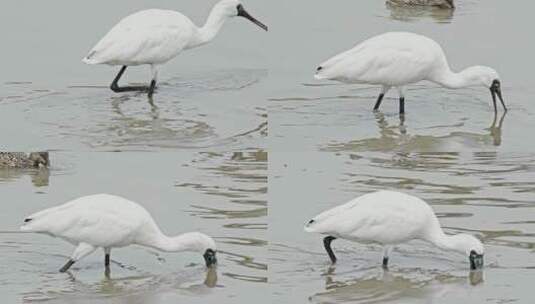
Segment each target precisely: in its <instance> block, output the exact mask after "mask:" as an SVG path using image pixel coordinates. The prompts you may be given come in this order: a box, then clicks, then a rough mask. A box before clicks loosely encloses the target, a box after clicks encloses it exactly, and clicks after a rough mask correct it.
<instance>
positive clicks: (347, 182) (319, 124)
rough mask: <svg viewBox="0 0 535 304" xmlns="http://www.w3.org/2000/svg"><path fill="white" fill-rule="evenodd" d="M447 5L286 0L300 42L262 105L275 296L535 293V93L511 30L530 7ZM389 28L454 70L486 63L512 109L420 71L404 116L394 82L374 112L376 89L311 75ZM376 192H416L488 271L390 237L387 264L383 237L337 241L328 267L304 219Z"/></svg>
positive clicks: (314, 299)
mask: <svg viewBox="0 0 535 304" xmlns="http://www.w3.org/2000/svg"><path fill="white" fill-rule="evenodd" d="M456 2H457V3H458V7H457V9H456V10H455V11H454V12H451V11H441V10H436V9H407V8H395V7H386V6H385V5H384V3H383V2H382V1H336V2H335V3H333V2H327V1H292V3H293V4H286V5H285V6H286V8H289V7H293V8H294V9H293V10H290V9H288V10H289V11H291V13H287V15H286V19H285V21H286V22H288V23H290V22H291V21H290V20H292V21H293V23H292V24H293V26H292V27H291V29H285V31H282V30H281V31H280V32H279V34H280V37H278V38H277V39H278V40H279V41H285V42H287V44H289V43H290V41H292V40H293V39H295V37H299V39H300V40H299V41H300V44H299V46H298V47H296V48H285V49H284V50H281V51H280V53H279V54H280V57H281V58H282V62H284V65H280V64H279V65H277V64H274V65H276V68H271V69H270V79H274V78H277V79H278V80H279V82H278V91H277V92H275V93H273V94H271V95H270V99H269V106H268V112H269V143H270V144H269V147H270V167H269V168H270V181H269V183H270V185H269V201H270V212H269V222H270V236H271V237H270V242H271V243H270V247H269V248H270V262H269V272H270V276H269V278H270V280H269V283H270V286H271V288H272V292H273V295H274V302H275V303H306V302H309V303H459V302H466V301H467V299H469V300H468V302H469V303H531V302H533V299H534V298H535V297H534V296H533V292H532V290H531V288H532V286H533V285H532V282H533V280H534V279H535V254H534V248H535V226H534V223H535V222H534V219H535V218H534V213H533V211H534V208H535V195H534V194H535V153H534V152H535V144H534V141H533V140H531V138H532V137H533V136H532V135H531V132H532V130H534V128H535V116H534V114H535V106H534V105H533V102H532V100H534V99H535V90H533V86H532V84H533V80H532V79H531V76H530V73H531V72H530V69H527V68H526V67H527V66H526V63H527V62H529V61H530V59H529V58H530V57H531V55H530V53H532V52H534V51H535V44H534V43H533V42H532V41H526V39H524V38H522V37H521V36H520V35H517V34H514V33H519V32H523V31H524V29H525V28H526V26H527V25H526V24H531V25H533V22H532V21H529V20H532V18H531V17H530V16H529V15H528V14H529V13H528V11H530V10H531V9H532V8H533V5H532V4H530V3H527V2H525V3H524V2H523V3H522V4H520V3H517V4H518V5H511V3H509V2H504V1H475V0H473V1H460V0H458V1H456ZM299 7H302V8H306V9H297V8H299ZM290 15H291V16H290ZM297 16H301V17H299V18H298V17H297ZM296 20H300V21H302V22H296ZM311 30H312V31H313V32H314V33H313V34H311V33H310V31H311ZM389 30H407V31H415V32H418V33H423V34H425V35H428V36H430V37H432V38H434V39H436V40H437V41H439V42H440V43H441V44H442V46H443V48H444V50H445V52H446V54H447V55H448V59H449V62H450V64H451V66H452V68H453V69H456V70H459V69H461V68H464V67H466V66H469V65H473V64H485V65H489V66H493V67H494V68H495V69H497V70H498V71H499V73H500V75H501V78H502V82H503V84H504V93H505V95H506V102H507V104H508V106H509V107H510V111H509V112H508V113H507V114H506V115H503V114H502V113H501V111H500V113H498V115H496V116H495V115H494V113H493V109H492V104H491V96H490V94H489V92H488V89H486V88H469V89H462V90H455V91H452V90H446V89H442V88H439V87H437V86H436V85H434V84H431V83H425V82H423V83H419V84H417V85H412V86H409V87H408V88H407V91H406V94H405V95H406V111H407V114H406V115H405V117H401V118H400V117H399V115H398V113H397V111H398V101H397V96H396V95H395V93H394V91H391V93H392V94H390V95H388V98H387V99H386V101H384V102H383V105H382V107H381V111H380V112H378V113H373V112H372V111H371V110H372V108H373V105H374V103H375V99H376V98H377V95H378V93H379V89H378V88H377V87H372V86H366V85H360V86H359V85H355V86H350V85H341V84H337V83H330V82H323V81H314V80H313V79H312V75H313V73H314V69H315V67H316V66H317V65H318V64H319V63H321V62H322V61H324V60H325V59H327V58H329V57H330V56H332V55H334V54H336V53H338V52H341V51H343V50H345V49H348V48H350V47H352V46H353V45H355V44H356V43H357V42H359V41H361V40H363V39H366V38H368V37H370V36H372V35H374V34H378V33H381V32H384V31H389ZM279 43H280V42H279ZM305 67H307V68H305ZM380 189H390V190H399V191H404V192H407V193H409V194H413V195H416V196H419V197H421V198H423V199H425V200H426V201H428V202H429V203H430V204H431V205H432V206H433V208H434V209H435V211H436V213H437V214H438V216H439V218H440V221H441V223H442V225H443V226H444V227H445V230H446V232H447V233H458V232H468V233H472V234H474V235H476V236H478V237H479V238H481V239H482V240H483V241H484V243H485V245H486V257H485V259H486V260H485V264H486V266H485V270H484V272H483V273H469V271H468V261H467V259H466V258H465V257H463V256H462V255H457V254H455V253H444V252H441V251H440V250H437V249H435V248H433V247H430V246H428V245H426V244H425V243H419V242H413V243H409V244H404V245H402V246H399V247H398V248H397V249H396V250H395V251H394V254H393V255H392V256H391V259H390V263H391V267H390V270H389V271H387V272H384V271H383V270H382V268H381V258H382V248H381V247H380V246H377V245H373V244H372V245H359V244H355V243H351V242H346V241H343V240H336V241H334V242H333V248H334V251H335V252H337V253H338V255H339V262H338V263H337V265H336V266H331V265H330V262H329V258H328V256H327V254H326V253H325V251H324V249H323V244H322V236H321V235H314V234H306V233H305V232H304V231H303V226H304V224H305V223H306V222H307V221H308V220H309V219H310V218H311V217H313V216H314V215H316V214H318V213H319V212H321V211H323V210H325V209H328V208H332V207H334V206H336V205H338V204H341V203H345V202H347V201H349V200H351V199H352V198H354V197H356V196H359V195H362V194H364V193H368V192H371V191H375V190H380Z"/></svg>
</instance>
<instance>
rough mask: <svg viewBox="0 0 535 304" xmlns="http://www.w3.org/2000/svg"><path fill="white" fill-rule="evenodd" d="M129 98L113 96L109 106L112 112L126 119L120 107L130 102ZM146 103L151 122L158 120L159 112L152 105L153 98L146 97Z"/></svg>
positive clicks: (126, 96) (153, 104)
mask: <svg viewBox="0 0 535 304" xmlns="http://www.w3.org/2000/svg"><path fill="white" fill-rule="evenodd" d="M130 99H131V98H130V96H128V95H122V96H114V97H112V98H111V106H112V109H113V112H114V113H115V114H117V115H119V116H121V117H126V115H125V114H124V113H123V111H122V109H121V105H122V104H123V103H125V102H128V101H131V100H130ZM147 102H148V104H149V106H150V116H151V118H152V119H153V120H157V119H159V118H160V112H159V109H158V106H156V104H155V103H154V97H153V96H151V97H147Z"/></svg>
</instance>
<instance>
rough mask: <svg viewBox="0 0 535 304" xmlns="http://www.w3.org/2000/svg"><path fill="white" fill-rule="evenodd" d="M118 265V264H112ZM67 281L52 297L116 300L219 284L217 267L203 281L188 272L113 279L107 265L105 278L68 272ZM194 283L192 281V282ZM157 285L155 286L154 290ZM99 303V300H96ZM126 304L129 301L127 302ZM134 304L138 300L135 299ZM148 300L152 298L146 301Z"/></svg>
mask: <svg viewBox="0 0 535 304" xmlns="http://www.w3.org/2000/svg"><path fill="white" fill-rule="evenodd" d="M114 264H117V263H114ZM65 274H67V275H68V276H69V277H68V282H69V284H70V285H71V288H72V291H71V292H66V293H65V294H57V293H54V295H52V296H53V297H54V298H56V299H58V300H60V299H62V298H64V297H65V299H67V298H69V297H70V296H72V292H74V293H76V294H78V295H79V296H82V297H83V296H84V294H85V295H86V296H89V295H90V296H91V297H96V298H100V297H106V298H109V297H112V298H114V299H116V300H118V301H121V300H125V299H129V298H130V297H131V296H133V295H136V296H141V297H142V298H143V297H145V296H146V297H147V299H153V297H154V296H155V295H157V294H159V293H166V292H175V291H176V292H178V293H181V294H188V295H192V294H205V293H207V292H209V290H210V289H212V288H216V287H219V286H218V285H217V281H218V275H217V268H216V267H210V268H208V269H206V271H205V276H204V279H203V280H202V281H198V280H197V279H195V278H193V279H192V277H197V275H193V276H192V274H191V273H189V274H184V273H167V274H163V275H152V274H140V275H134V276H127V277H117V278H114V277H113V275H112V273H111V271H110V268H109V267H107V268H106V269H105V272H104V278H103V279H101V280H99V281H97V282H95V283H84V282H83V281H82V280H81V279H78V278H76V273H75V272H74V273H73V272H72V271H67V272H66V273H65ZM193 280H195V281H197V282H195V281H193ZM155 286H157V289H154V288H155ZM97 302H98V301H97ZM127 303H129V301H127ZM136 303H137V302H136ZM147 303H151V301H149V302H147Z"/></svg>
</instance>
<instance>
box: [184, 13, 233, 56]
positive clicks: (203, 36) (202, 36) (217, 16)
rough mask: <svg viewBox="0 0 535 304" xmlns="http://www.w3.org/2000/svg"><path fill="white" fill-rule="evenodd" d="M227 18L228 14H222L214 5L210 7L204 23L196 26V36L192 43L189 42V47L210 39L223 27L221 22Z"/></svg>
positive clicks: (204, 42)
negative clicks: (198, 26)
mask: <svg viewBox="0 0 535 304" xmlns="http://www.w3.org/2000/svg"><path fill="white" fill-rule="evenodd" d="M227 19H228V16H227V15H226V14H224V13H223V11H222V10H221V9H220V8H219V7H218V6H217V5H216V6H215V7H214V8H212V11H211V12H210V15H209V16H208V19H207V20H206V23H205V24H204V25H203V26H202V27H200V28H198V30H197V37H196V39H195V40H194V41H193V42H192V43H190V45H189V47H190V48H192V47H196V46H201V45H203V44H206V43H208V42H210V41H212V40H213V39H214V38H215V36H216V35H217V33H219V31H220V30H221V27H223V24H224V23H225V21H226V20H227Z"/></svg>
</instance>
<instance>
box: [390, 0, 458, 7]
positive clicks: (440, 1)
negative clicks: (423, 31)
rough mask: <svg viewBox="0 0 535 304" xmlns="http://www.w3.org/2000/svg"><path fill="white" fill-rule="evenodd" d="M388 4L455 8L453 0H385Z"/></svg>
mask: <svg viewBox="0 0 535 304" xmlns="http://www.w3.org/2000/svg"><path fill="white" fill-rule="evenodd" d="M386 3H387V4H389V5H403V6H436V7H440V8H449V9H452V8H455V5H454V4H453V0H387V1H386Z"/></svg>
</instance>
